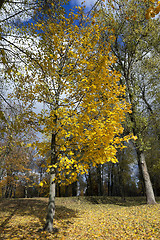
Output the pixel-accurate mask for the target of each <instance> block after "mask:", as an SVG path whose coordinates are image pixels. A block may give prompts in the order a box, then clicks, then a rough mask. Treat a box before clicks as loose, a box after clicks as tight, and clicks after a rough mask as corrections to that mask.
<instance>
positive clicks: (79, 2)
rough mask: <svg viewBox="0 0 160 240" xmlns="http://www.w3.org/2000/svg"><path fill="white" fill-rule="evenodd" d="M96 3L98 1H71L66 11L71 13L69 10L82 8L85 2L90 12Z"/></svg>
mask: <svg viewBox="0 0 160 240" xmlns="http://www.w3.org/2000/svg"><path fill="white" fill-rule="evenodd" d="M96 1H97V0H86V1H83V0H70V1H69V4H68V6H66V10H67V11H69V9H71V8H72V7H74V6H80V5H81V3H82V2H83V3H84V5H85V6H86V10H87V11H89V10H90V9H91V8H92V6H93V5H94V3H95V2H96Z"/></svg>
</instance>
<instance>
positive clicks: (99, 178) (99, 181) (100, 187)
mask: <svg viewBox="0 0 160 240" xmlns="http://www.w3.org/2000/svg"><path fill="white" fill-rule="evenodd" d="M97 185H98V196H103V183H102V171H101V164H98V166H97Z"/></svg>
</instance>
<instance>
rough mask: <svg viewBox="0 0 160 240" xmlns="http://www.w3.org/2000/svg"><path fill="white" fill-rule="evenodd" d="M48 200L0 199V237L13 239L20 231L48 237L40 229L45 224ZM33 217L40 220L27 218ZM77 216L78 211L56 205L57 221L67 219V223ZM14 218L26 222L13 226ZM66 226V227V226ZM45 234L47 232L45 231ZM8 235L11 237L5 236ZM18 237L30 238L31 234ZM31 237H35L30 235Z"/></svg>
mask: <svg viewBox="0 0 160 240" xmlns="http://www.w3.org/2000/svg"><path fill="white" fill-rule="evenodd" d="M47 206H48V200H46V199H43V198H42V199H34V198H33V199H10V200H5V199H4V200H3V201H0V211H1V216H2V217H1V219H0V220H1V221H0V233H2V234H3V235H2V238H1V237H0V239H12V238H13V237H15V236H17V235H18V234H20V232H25V230H26V229H27V228H28V230H27V231H26V234H27V235H28V234H31V232H32V231H33V232H34V233H36V234H38V235H39V239H46V236H43V233H41V231H40V230H42V227H43V226H44V224H45V218H46V214H47ZM29 217H32V219H37V218H38V219H39V221H35V222H34V221H32V220H31V221H30V222H29V220H28V222H27V219H28V218H29ZM76 217H77V211H74V210H73V209H70V208H67V207H65V206H61V205H60V206H56V216H55V220H56V221H59V220H61V221H65V222H66V223H70V222H71V218H76ZM14 219H22V221H23V219H24V221H26V225H25V223H24V222H21V221H20V222H18V223H17V224H16V225H14V224H13V226H11V222H13V221H14ZM65 228H66V227H65ZM44 234H45V233H44ZM5 236H8V237H9V238H5ZM18 239H29V235H28V237H27V236H25V237H24V236H23V237H20V236H19V238H18ZM30 239H35V238H32V237H30Z"/></svg>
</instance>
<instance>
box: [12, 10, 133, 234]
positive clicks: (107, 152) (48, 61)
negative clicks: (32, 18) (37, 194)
mask: <svg viewBox="0 0 160 240" xmlns="http://www.w3.org/2000/svg"><path fill="white" fill-rule="evenodd" d="M37 29H38V30H39V35H40V39H39V45H38V46H37V52H36V53H35V56H34V58H36V60H37V64H33V63H32V64H29V67H28V69H26V71H24V69H22V70H19V72H21V74H19V76H18V83H19V84H18V85H17V88H16V89H15V92H16V94H17V96H18V98H19V99H20V100H21V101H23V102H24V103H28V102H30V103H32V102H33V101H35V100H36V101H37V102H39V103H43V105H44V108H43V110H42V111H41V112H40V113H39V114H38V115H37V120H38V122H39V124H40V125H41V132H42V133H43V135H44V140H43V141H42V142H37V143H36V142H34V143H33V144H32V146H34V145H36V147H37V148H38V149H39V154H41V155H43V156H44V157H45V158H46V161H47V165H48V170H47V171H48V172H49V173H50V193H49V205H48V214H47V219H46V225H45V227H44V229H45V230H47V231H50V232H51V231H53V218H54V214H55V182H58V183H61V184H63V183H64V182H65V184H69V183H72V182H74V181H76V179H77V176H78V174H79V173H80V174H83V173H85V172H87V170H88V168H89V166H90V164H91V163H92V165H93V166H96V165H97V164H103V163H105V162H107V161H112V162H116V161H117V159H116V152H117V148H123V142H124V141H127V140H128V139H129V138H131V136H124V137H121V133H122V132H123V127H122V122H123V121H124V120H125V114H126V112H129V111H130V107H129V105H128V104H127V103H126V101H125V99H124V94H125V87H123V86H122V85H120V84H119V79H120V74H119V73H118V72H117V71H112V70H111V68H110V66H111V65H113V63H114V62H115V58H114V56H113V55H112V54H110V44H105V46H104V42H103V41H102V37H103V36H102V33H103V32H105V31H106V28H105V26H103V25H101V27H99V25H98V23H97V21H96V20H95V16H92V18H91V17H90V18H86V17H85V15H84V12H83V9H82V8H80V7H78V8H77V10H76V12H74V11H71V12H70V14H69V16H68V17H65V15H61V16H60V19H58V21H55V18H52V17H48V24H43V22H38V23H37V24H36V29H35V28H34V27H32V29H31V30H30V31H33V32H35V31H37ZM110 32H112V30H111V29H110ZM111 38H112V37H111ZM14 77H15V79H16V78H17V75H15V76H14Z"/></svg>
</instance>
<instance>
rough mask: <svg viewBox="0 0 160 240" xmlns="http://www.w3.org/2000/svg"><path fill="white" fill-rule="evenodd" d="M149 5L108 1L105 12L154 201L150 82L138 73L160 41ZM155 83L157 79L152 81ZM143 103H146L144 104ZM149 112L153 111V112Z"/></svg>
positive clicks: (142, 168) (141, 163) (149, 194)
mask: <svg viewBox="0 0 160 240" xmlns="http://www.w3.org/2000/svg"><path fill="white" fill-rule="evenodd" d="M149 6H152V3H150V1H141V2H138V3H137V2H136V1H134V0H133V1H123V2H122V1H117V2H116V3H114V2H108V5H107V12H106V10H105V9H103V10H102V12H103V13H102V15H103V20H104V21H105V23H106V26H107V27H108V28H109V29H110V27H111V25H112V28H113V29H114V31H115V41H114V43H112V46H111V49H112V53H114V54H115V56H116V57H117V62H116V64H115V65H114V68H113V69H118V70H119V71H120V72H121V74H122V77H121V81H120V82H121V84H124V85H125V86H126V92H127V94H126V99H127V100H128V102H129V103H130V104H131V109H132V112H131V113H130V114H129V117H130V127H131V128H130V129H132V132H133V133H134V135H136V136H137V137H138V140H137V141H136V142H135V143H134V145H135V149H136V152H137V158H138V165H139V168H140V171H141V173H142V175H143V179H144V183H145V189H146V196H147V203H149V204H154V203H156V202H155V197H154V193H153V189H152V184H151V181H150V177H149V173H148V170H147V165H146V161H145V150H146V146H145V144H144V136H145V131H146V127H147V118H146V117H147V116H148V113H147V111H148V110H149V101H148V100H147V98H144V97H143V96H144V87H145V88H146V86H147V84H148V83H149V81H148V82H147V79H143V77H142V75H143V73H142V72H140V74H139V75H138V74H137V73H138V72H139V71H140V70H142V68H140V65H141V64H142V62H143V63H144V62H145V60H146V59H147V57H148V54H152V49H153V42H154V41H155V42H156V41H157V40H156V39H157V36H158V31H159V30H158V29H159V27H158V26H159V25H158V24H159V21H158V20H153V19H151V18H149V19H146V11H147V10H148V8H149ZM111 22H112V24H111ZM109 37H110V32H109V31H108V32H107V34H105V38H106V41H110V40H109ZM151 39H152V40H151ZM151 84H153V82H152V83H151V82H150V85H151ZM142 85H143V86H142ZM148 86H149V85H148ZM148 86H147V87H148ZM146 92H147V91H146ZM145 97H146V95H145ZM142 102H143V104H144V105H142ZM144 106H145V107H144ZM144 111H145V115H144ZM149 114H152V113H151V111H150V113H149ZM148 123H149V122H148Z"/></svg>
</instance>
